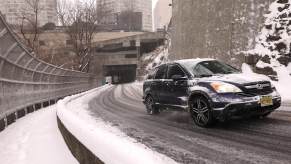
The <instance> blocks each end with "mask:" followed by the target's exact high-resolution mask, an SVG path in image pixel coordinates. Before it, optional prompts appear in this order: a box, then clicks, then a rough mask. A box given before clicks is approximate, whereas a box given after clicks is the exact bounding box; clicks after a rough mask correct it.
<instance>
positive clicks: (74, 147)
mask: <svg viewBox="0 0 291 164" xmlns="http://www.w3.org/2000/svg"><path fill="white" fill-rule="evenodd" d="M57 122H58V128H59V130H60V132H61V134H62V136H63V138H64V140H65V142H66V144H67V146H68V148H69V149H70V151H71V153H72V154H73V156H74V157H75V158H76V159H77V160H78V161H79V163H80V164H104V163H103V162H102V161H101V160H100V159H99V158H98V157H96V156H95V155H94V154H93V153H92V152H91V151H90V150H89V149H88V148H87V147H86V146H85V145H83V144H82V143H81V142H80V141H79V140H78V139H77V138H76V137H75V136H74V135H73V134H72V133H71V132H70V131H69V130H68V129H67V128H66V127H65V125H64V124H63V123H62V121H61V120H60V118H59V116H58V115H57Z"/></svg>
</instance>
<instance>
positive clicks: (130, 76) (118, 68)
mask: <svg viewBox="0 0 291 164" xmlns="http://www.w3.org/2000/svg"><path fill="white" fill-rule="evenodd" d="M103 69H104V76H105V77H111V79H112V83H113V84H121V83H129V82H134V81H135V80H136V69H137V65H135V64H132V65H106V66H104V68H103Z"/></svg>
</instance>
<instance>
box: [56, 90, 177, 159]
mask: <svg viewBox="0 0 291 164" xmlns="http://www.w3.org/2000/svg"><path fill="white" fill-rule="evenodd" d="M110 87H112V86H110V85H106V86H103V87H100V88H97V89H93V90H91V91H88V92H86V93H82V94H79V95H74V96H70V97H66V98H65V99H63V100H61V101H59V102H58V104H57V117H58V121H59V122H58V124H59V129H60V131H61V132H62V134H63V137H64V139H65V141H66V143H67V145H68V147H69V148H70V150H71V152H72V154H73V155H74V156H75V157H76V159H77V160H78V161H79V162H80V163H82V164H83V163H90V164H91V163H96V164H99V163H106V164H137V163H138V164H149V163H151V164H155V163H156V164H174V163H176V162H175V161H174V160H172V159H170V158H169V157H167V156H165V155H162V154H159V153H157V152H155V151H152V150H151V149H149V148H148V147H146V146H145V145H143V144H141V143H138V142H137V141H136V140H135V139H133V138H130V137H128V136H127V135H126V134H124V133H123V132H121V131H120V130H119V129H118V128H116V127H114V126H112V125H111V124H110V123H108V122H105V121H103V120H102V119H101V118H96V117H93V116H92V114H91V113H90V111H89V110H88V108H89V105H88V104H89V102H90V101H91V100H92V99H93V98H94V97H96V96H99V94H100V93H101V92H104V91H105V92H106V90H107V89H108V88H110ZM96 110H98V109H96Z"/></svg>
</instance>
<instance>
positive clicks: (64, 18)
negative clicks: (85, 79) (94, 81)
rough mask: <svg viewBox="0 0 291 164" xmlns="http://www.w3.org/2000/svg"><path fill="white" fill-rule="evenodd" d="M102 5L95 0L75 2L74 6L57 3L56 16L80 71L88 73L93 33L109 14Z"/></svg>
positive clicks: (61, 1)
mask: <svg viewBox="0 0 291 164" xmlns="http://www.w3.org/2000/svg"><path fill="white" fill-rule="evenodd" d="M104 5H105V4H103V5H102V4H101V5H99V4H98V5H97V4H96V2H95V0H87V1H84V2H81V1H76V2H75V4H74V5H70V4H69V3H68V2H67V1H66V0H59V2H58V16H59V19H60V22H61V24H62V25H63V26H64V27H66V33H67V34H68V35H69V37H70V39H71V42H72V44H73V49H74V52H75V53H76V55H77V58H78V62H79V70H80V71H88V68H89V64H90V59H91V57H92V53H91V50H92V41H93V36H94V33H96V32H97V27H98V25H99V24H100V22H102V19H103V18H104V17H105V16H106V15H108V13H109V11H108V10H106V7H105V6H104Z"/></svg>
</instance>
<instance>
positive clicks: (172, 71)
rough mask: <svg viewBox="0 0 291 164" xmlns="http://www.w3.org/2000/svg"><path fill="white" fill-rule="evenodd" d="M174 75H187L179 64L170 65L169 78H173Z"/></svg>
mask: <svg viewBox="0 0 291 164" xmlns="http://www.w3.org/2000/svg"><path fill="white" fill-rule="evenodd" d="M173 75H180V76H182V77H184V76H186V75H185V73H184V72H183V70H182V69H181V68H180V67H179V66H178V65H171V66H169V71H168V77H167V78H168V79H172V76H173Z"/></svg>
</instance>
